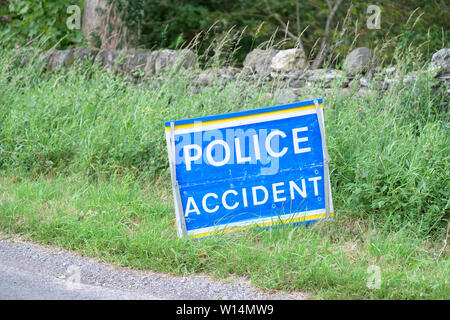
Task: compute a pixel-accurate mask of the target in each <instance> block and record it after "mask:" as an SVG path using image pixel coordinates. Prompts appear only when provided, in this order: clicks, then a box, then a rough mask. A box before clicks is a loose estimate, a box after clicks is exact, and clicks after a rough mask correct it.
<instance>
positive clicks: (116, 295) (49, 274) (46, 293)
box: [0, 233, 305, 300]
mask: <svg viewBox="0 0 450 320" xmlns="http://www.w3.org/2000/svg"><path fill="white" fill-rule="evenodd" d="M1 238H5V235H2V234H1V233H0V239H1ZM304 298H305V296H303V295H301V294H296V295H288V294H282V293H276V294H265V293H263V292H261V291H259V290H256V289H255V288H253V287H252V286H250V285H249V284H248V283H247V282H246V281H243V280H236V281H232V282H230V281H228V282H227V283H224V282H219V281H215V280H212V279H211V278H209V277H207V276H193V277H174V276H169V275H166V274H159V273H153V272H148V271H146V272H144V271H136V270H131V269H127V268H122V267H117V266H114V265H111V264H107V263H100V262H98V261H97V260H95V259H92V258H86V257H82V256H80V255H78V254H75V253H72V252H68V251H62V250H59V249H55V248H49V247H43V246H40V245H36V244H34V243H30V242H23V241H20V240H19V241H18V240H17V239H16V240H15V241H12V240H11V239H9V240H0V299H3V300H6V299H57V300H62V299H77V300H98V299H120V300H121V299H133V300H138V299H151V300H159V299H170V300H185V299H186V300H191V299H199V300H202V299H212V300H216V299H223V300H226V299H248V300H253V299H257V300H264V299H304Z"/></svg>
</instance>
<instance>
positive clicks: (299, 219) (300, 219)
mask: <svg viewBox="0 0 450 320" xmlns="http://www.w3.org/2000/svg"><path fill="white" fill-rule="evenodd" d="M326 215H327V214H326V213H320V214H313V215H310V216H306V217H297V218H287V219H284V220H277V221H268V222H263V223H255V224H250V225H248V226H238V227H233V228H227V229H222V230H217V231H209V232H204V233H198V234H194V235H191V236H189V238H193V239H197V238H203V237H207V236H210V235H213V234H220V233H224V232H229V231H236V230H242V229H247V228H251V227H253V226H259V227H269V226H274V225H278V224H282V223H295V222H304V221H309V220H316V219H320V218H325V217H326ZM333 216H334V212H331V213H330V217H333Z"/></svg>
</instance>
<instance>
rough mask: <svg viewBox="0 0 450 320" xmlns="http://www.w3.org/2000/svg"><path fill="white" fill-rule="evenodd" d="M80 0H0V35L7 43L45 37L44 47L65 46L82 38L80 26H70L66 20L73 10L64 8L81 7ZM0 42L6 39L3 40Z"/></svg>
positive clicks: (78, 42)
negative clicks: (74, 27) (68, 10)
mask: <svg viewBox="0 0 450 320" xmlns="http://www.w3.org/2000/svg"><path fill="white" fill-rule="evenodd" d="M83 2H84V0H62V1H61V0H58V1H54V0H50V1H49V0H39V1H36V0H20V1H9V0H0V36H2V37H8V38H9V39H10V41H9V42H8V43H7V44H8V45H13V46H16V45H17V46H23V45H25V44H30V43H33V42H35V40H36V39H40V40H42V39H45V48H51V47H52V46H54V45H58V47H59V48H65V47H66V46H69V45H79V44H80V43H82V42H84V39H83V33H82V32H81V30H80V29H74V30H70V29H69V28H68V27H67V20H68V18H69V17H70V16H71V15H72V14H73V12H72V11H71V12H69V13H68V12H67V8H68V7H69V6H72V5H76V6H78V7H79V8H82V7H83ZM2 44H3V45H5V44H6V43H5V42H3V43H2Z"/></svg>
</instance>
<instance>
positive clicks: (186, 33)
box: [0, 0, 450, 64]
mask: <svg viewBox="0 0 450 320" xmlns="http://www.w3.org/2000/svg"><path fill="white" fill-rule="evenodd" d="M108 1H109V2H110V3H113V2H114V3H116V4H117V6H118V10H117V11H118V12H121V20H122V21H123V22H124V24H125V25H126V26H127V28H128V30H129V32H130V33H132V34H133V36H134V37H133V39H134V40H135V42H136V43H135V45H136V46H138V47H141V48H171V49H174V48H178V47H180V46H181V45H187V44H189V43H192V41H196V43H197V49H198V50H199V51H200V52H201V53H205V52H206V53H207V54H210V55H211V54H214V52H209V51H208V50H209V49H210V46H209V44H210V43H211V41H213V39H218V38H219V39H221V37H222V39H223V37H224V36H225V35H226V36H228V37H229V38H232V39H233V41H230V42H228V43H227V45H228V46H229V49H230V50H231V51H232V52H234V53H235V54H234V56H233V59H234V60H235V61H238V62H241V61H242V60H243V59H244V57H245V55H246V54H247V53H248V52H249V51H250V50H252V49H253V48H255V47H257V46H262V47H264V46H266V45H271V46H278V47H280V48H288V47H293V46H297V45H299V44H301V45H302V46H303V47H304V49H305V51H306V53H307V55H309V57H310V58H311V60H312V59H313V58H314V57H316V56H317V53H318V52H319V51H320V49H321V43H322V42H323V39H324V37H325V40H326V44H327V49H328V50H327V55H326V57H325V59H324V64H328V63H331V64H339V63H341V62H342V60H343V57H345V55H346V54H347V53H348V51H349V50H351V49H353V48H355V47H358V46H367V47H370V48H378V50H379V56H380V57H381V59H382V60H384V61H385V62H386V63H391V62H392V61H391V60H392V59H396V57H397V56H398V52H404V51H405V50H406V49H408V47H414V48H419V49H420V51H421V53H422V56H423V59H429V58H430V56H431V55H432V54H433V53H434V52H435V51H437V50H438V49H440V48H442V47H445V46H448V41H449V39H450V34H449V31H448V30H449V29H450V22H449V19H448V15H449V13H450V10H449V5H448V2H446V1H445V0H397V1H388V0H374V1H371V3H370V4H369V3H367V1H363V0H353V1H348V0H344V1H342V3H340V5H339V6H338V8H337V10H336V12H335V15H334V16H333V17H332V19H331V21H330V23H329V24H330V34H329V35H327V34H326V30H327V28H326V26H327V20H329V18H330V13H331V11H332V10H331V9H332V8H333V5H334V4H335V3H336V2H338V0H307V1H301V0H262V1H253V0H227V1H223V0H128V1H123V0H108ZM82 2H83V0H78V1H69V0H62V1H45V0H40V1H36V0H21V1H19V0H14V1H6V0H0V4H2V7H0V15H3V18H2V19H1V20H2V21H1V22H0V26H1V27H2V29H3V32H5V27H6V32H9V33H12V34H14V35H15V38H14V39H15V41H17V42H22V43H24V42H26V40H27V39H30V38H33V37H36V36H37V35H39V34H41V33H44V34H45V35H46V36H48V37H49V38H50V40H49V44H54V43H56V42H57V41H58V40H60V39H61V38H62V37H65V38H64V40H63V41H62V42H61V46H68V45H73V44H77V43H79V42H80V41H81V39H80V37H81V33H80V32H79V31H70V30H68V29H67V26H66V23H65V20H66V19H67V16H68V15H67V13H66V8H67V6H68V5H71V4H79V5H82ZM369 5H377V6H379V8H380V9H381V16H380V18H381V26H380V27H381V28H380V29H369V28H368V27H367V26H366V21H367V19H368V18H369V16H370V15H371V14H370V13H368V12H367V9H368V6H369ZM5 17H6V18H5ZM135 35H138V36H137V37H136V36H135ZM299 35H301V42H299V41H298V36H299ZM296 37H297V39H296ZM200 40H203V41H200ZM406 51H407V50H406Z"/></svg>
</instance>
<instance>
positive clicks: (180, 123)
mask: <svg viewBox="0 0 450 320" xmlns="http://www.w3.org/2000/svg"><path fill="white" fill-rule="evenodd" d="M307 109H309V110H310V112H311V109H314V111H315V112H314V113H313V114H316V115H317V121H318V124H319V129H320V137H321V144H322V156H323V178H324V181H323V182H324V190H323V191H324V200H325V208H324V209H325V212H324V213H318V214H315V215H309V216H303V217H298V218H296V219H295V220H294V219H291V220H289V219H283V217H278V218H279V219H278V220H277V219H275V220H274V219H272V220H270V221H262V222H257V221H255V222H252V220H250V221H247V222H249V223H247V224H245V225H237V226H233V227H230V228H227V227H226V226H223V225H219V226H213V227H210V228H212V229H213V230H211V231H208V232H204V233H199V234H191V235H189V234H188V230H187V228H186V220H185V216H184V214H183V213H184V209H183V204H182V197H181V193H180V185H179V183H178V179H177V173H176V172H177V170H176V148H175V142H176V141H175V135H176V133H177V132H176V130H177V129H180V128H186V127H194V129H195V128H196V127H198V126H199V123H201V124H200V127H203V126H204V124H203V123H206V124H207V125H208V124H211V123H214V122H220V121H222V122H224V121H232V120H230V119H236V118H240V119H242V118H247V117H249V118H252V117H256V118H257V117H258V116H259V117H262V116H263V115H264V114H276V113H277V112H289V111H291V110H307ZM227 119H228V120H227ZM265 121H270V120H265ZM261 122H264V120H263V121H261ZM251 123H252V122H250V124H251ZM254 123H255V124H257V123H260V122H254ZM185 130H186V129H185ZM165 136H166V142H167V150H168V157H169V167H170V173H171V182H172V193H173V200H174V208H175V217H176V225H177V233H178V236H179V237H180V238H203V237H207V236H210V235H212V234H216V233H222V232H227V231H231V230H236V229H242V228H248V227H252V226H255V225H258V226H260V227H272V226H276V225H278V224H292V223H304V224H309V223H314V222H318V221H321V220H326V219H329V218H330V217H332V216H334V211H333V202H332V194H331V184H330V174H329V165H328V164H329V161H330V158H329V154H328V149H327V144H326V135H325V122H324V115H323V99H321V98H320V99H314V100H308V101H302V102H295V103H290V104H285V105H278V106H272V107H266V108H259V109H252V110H247V111H240V112H232V113H228V114H219V115H213V116H206V117H201V118H192V119H184V120H175V121H167V122H165ZM321 210H323V209H321ZM316 211H317V210H316ZM306 212H307V211H306ZM306 212H305V213H306ZM300 213H301V211H300ZM271 218H276V217H274V216H271Z"/></svg>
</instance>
